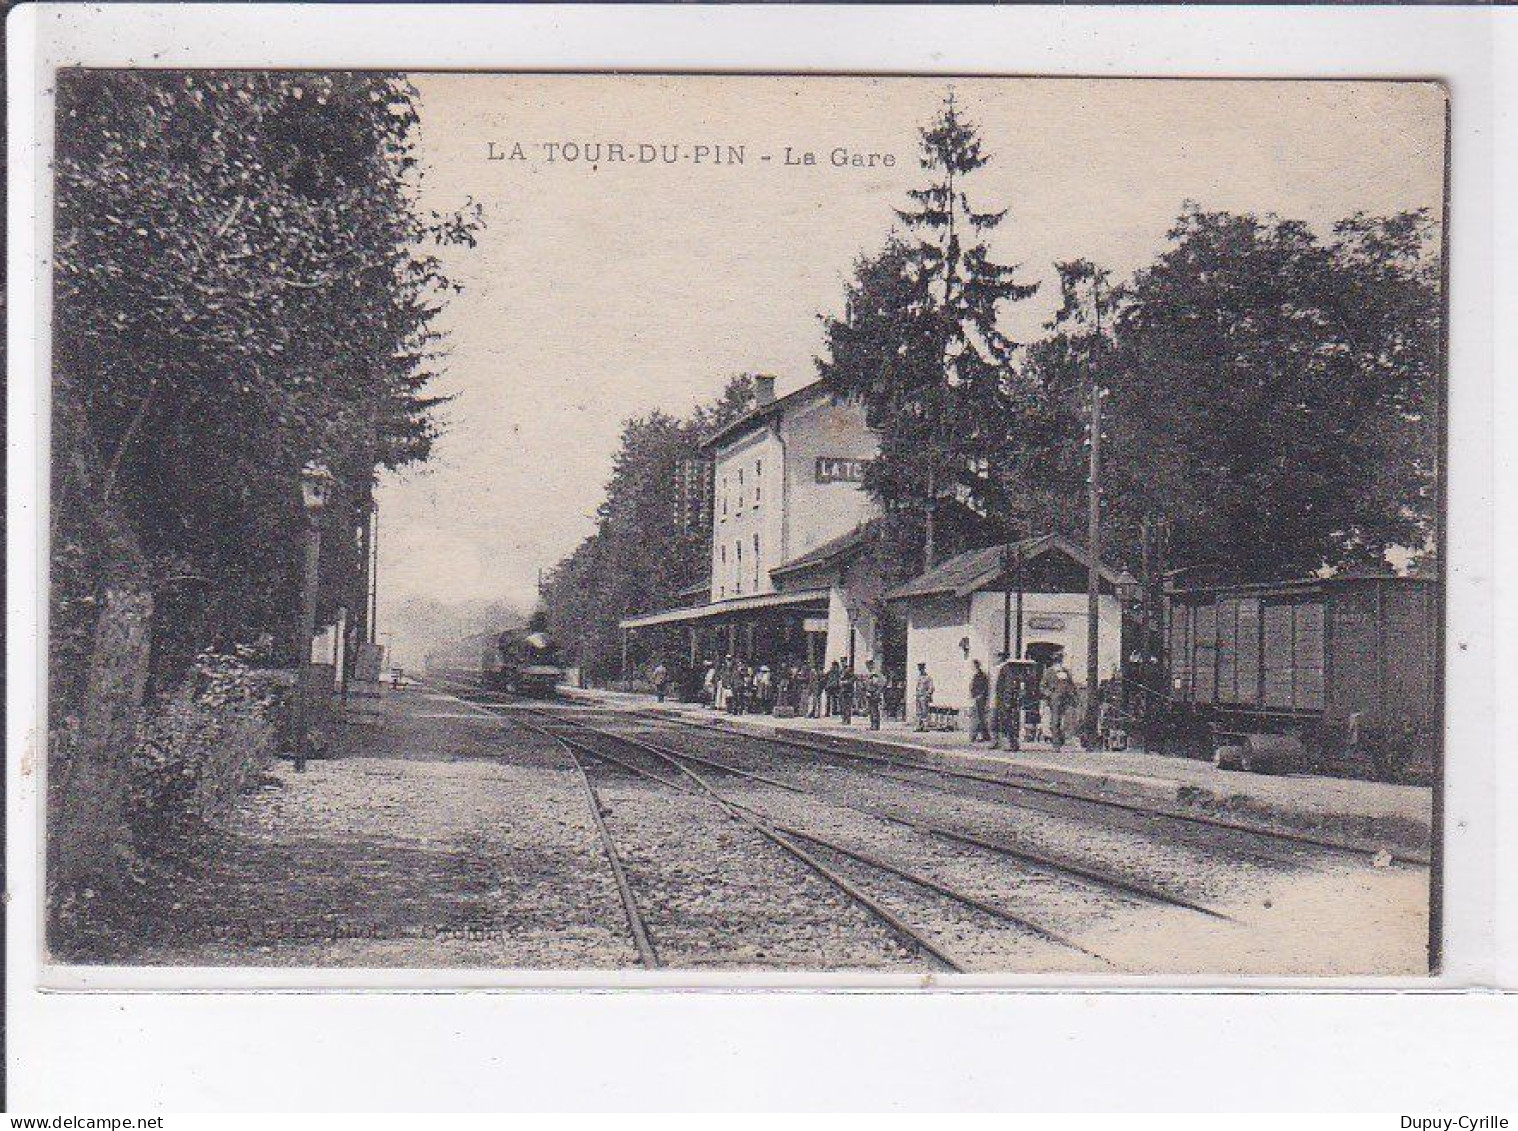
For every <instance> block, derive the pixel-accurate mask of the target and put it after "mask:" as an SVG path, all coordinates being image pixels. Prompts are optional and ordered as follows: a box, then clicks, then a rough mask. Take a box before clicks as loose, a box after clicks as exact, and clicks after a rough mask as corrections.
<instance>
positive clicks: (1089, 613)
mask: <svg viewBox="0 0 1518 1131" xmlns="http://www.w3.org/2000/svg"><path fill="white" fill-rule="evenodd" d="M1091 301H1092V305H1093V306H1094V307H1095V308H1096V338H1095V340H1094V341H1093V342H1092V346H1091V466H1090V472H1089V474H1090V482H1089V485H1088V487H1087V491H1086V499H1087V513H1086V550H1087V555H1088V557H1089V558H1090V561H1089V562H1088V563H1087V566H1088V568H1087V570H1086V717H1085V719H1084V720H1083V721H1082V730H1083V731H1084V733H1085V735H1086V737H1087V739H1088V741H1089V743H1090V745H1092V746H1095V744H1096V710H1097V697H1098V693H1099V690H1100V686H1101V665H1100V662H1099V653H1098V650H1097V649H1098V639H1099V635H1100V629H1101V623H1100V598H1101V569H1100V563H1101V555H1102V478H1101V477H1102V379H1101V356H1102V276H1101V271H1100V269H1093V271H1092V276H1091Z"/></svg>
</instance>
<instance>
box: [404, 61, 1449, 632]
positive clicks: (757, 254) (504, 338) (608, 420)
mask: <svg viewBox="0 0 1518 1131" xmlns="http://www.w3.org/2000/svg"><path fill="white" fill-rule="evenodd" d="M411 78H412V81H413V83H414V84H415V85H416V87H417V89H418V91H419V92H420V115H421V122H420V126H419V132H418V152H417V156H418V157H419V159H420V163H419V169H420V178H419V182H418V185H419V188H418V191H419V201H420V204H421V206H422V208H423V209H424V210H432V209H437V210H440V211H441V210H448V209H453V208H457V207H459V206H460V205H462V204H464V203H465V202H466V200H473V201H476V202H478V203H479V204H480V205H481V206H482V208H483V213H484V219H485V222H486V225H487V226H486V228H485V230H484V231H483V232H482V233H481V237H480V241H479V245H478V246H477V247H476V248H474V249H467V250H464V249H460V250H457V251H452V250H450V251H448V252H447V253H446V254H445V260H446V264H447V267H448V270H449V272H450V274H451V275H452V277H453V278H454V279H455V280H456V281H458V282H459V283H460V284H462V286H463V288H464V290H463V292H462V293H460V294H458V295H456V296H453V297H452V299H451V300H450V302H449V303H448V305H447V307H446V309H445V310H444V312H443V314H442V315H441V316H440V319H439V328H440V329H442V330H443V331H444V332H445V333H446V335H447V342H448V349H449V354H448V358H447V361H446V363H445V366H444V373H443V375H442V377H441V379H440V381H439V383H438V384H437V386H436V387H435V391H436V392H439V393H445V394H449V395H452V396H453V398H454V399H453V400H452V402H451V403H450V404H448V405H447V406H446V407H445V408H444V409H443V410H442V412H441V413H440V422H441V423H442V425H443V433H442V436H441V438H440V440H439V442H438V444H437V446H436V451H435V453H434V456H433V458H432V459H431V460H430V461H429V462H428V463H427V464H426V465H423V466H421V467H418V468H415V469H411V470H408V471H406V472H404V473H402V474H399V475H395V476H390V477H388V478H387V479H386V480H385V481H384V483H383V484H382V487H381V491H380V495H379V501H380V521H381V534H380V573H379V582H380V616H379V620H380V625H379V627H380V631H381V632H384V631H385V630H386V629H387V628H390V629H392V630H399V631H404V627H405V626H404V625H403V624H401V625H397V624H396V622H395V617H396V615H397V614H398V613H399V612H400V611H401V609H402V607H403V606H404V605H405V603H406V602H407V601H409V600H415V599H432V600H437V601H440V602H444V603H449V602H462V601H485V600H498V599H504V600H507V601H510V602H513V603H515V604H517V605H519V606H521V607H523V608H528V607H530V606H531V604H532V602H533V600H534V598H535V595H536V583H537V576H538V571H539V570H540V569H541V570H544V571H547V570H549V569H551V568H552V567H553V565H554V564H555V563H556V562H558V561H559V560H561V559H562V558H563V557H565V556H566V555H567V554H568V553H570V552H571V551H572V550H573V549H574V547H575V546H576V545H577V544H578V543H579V542H580V540H581V539H582V538H584V537H585V536H586V535H587V534H589V533H590V532H591V531H592V530H593V528H594V514H595V510H596V507H597V506H598V505H599V503H600V502H601V498H602V493H603V488H604V485H605V482H606V480H607V477H608V476H609V474H610V468H611V456H612V453H613V451H614V450H615V448H616V445H617V438H618V435H619V432H620V429H621V424H622V422H623V421H624V420H626V419H627V418H629V417H633V416H638V415H642V414H645V413H648V412H650V411H652V410H654V409H663V410H665V411H667V412H670V413H676V414H680V413H684V412H686V411H688V410H689V409H690V408H692V407H693V406H694V405H696V404H697V403H699V402H701V401H705V400H708V399H710V398H712V397H714V396H715V395H717V394H718V393H719V392H720V391H721V389H722V387H723V385H724V384H725V383H726V381H727V379H728V378H729V377H730V376H732V375H734V374H736V373H740V372H762V373H772V374H775V375H776V376H777V378H778V386H779V391H780V393H781V394H784V393H786V392H788V391H790V390H792V389H794V388H797V387H799V386H800V385H803V384H806V383H808V382H810V381H811V380H813V379H814V377H815V368H814V364H813V359H814V358H815V357H816V355H817V352H818V350H819V349H820V347H821V344H822V330H821V323H820V321H819V315H820V314H824V313H828V314H832V313H837V312H838V311H839V310H840V309H841V306H842V296H843V289H844V284H845V281H846V280H847V279H848V277H849V276H850V274H851V268H852V265H853V263H854V262H855V260H856V259H857V258H858V257H859V256H860V255H861V254H864V253H868V252H871V251H873V250H875V249H877V248H878V247H879V246H880V245H881V243H882V242H883V241H884V239H885V237H886V235H887V234H888V233H889V231H890V230H891V228H892V226H893V224H894V223H895V222H896V220H895V215H894V212H893V209H894V208H897V207H904V206H905V204H906V191H907V190H908V189H909V188H912V187H914V186H917V185H919V184H921V183H923V182H924V180H925V176H926V175H925V174H924V173H923V171H922V169H921V168H920V166H919V164H918V147H917V128H918V127H919V126H920V125H922V124H924V123H926V122H927V121H928V120H929V119H930V118H931V117H932V116H933V114H934V113H935V111H936V109H937V108H938V106H939V104H940V103H941V101H942V99H943V98H944V96H945V94H946V93H947V92H948V90H949V88H950V87H951V86H952V88H953V90H954V95H955V98H956V99H957V101H958V102H959V104H960V105H961V106H962V108H963V110H964V112H965V113H966V115H967V116H968V117H969V118H970V120H971V121H973V122H974V123H975V124H976V125H977V126H978V127H979V128H980V133H981V138H982V141H983V145H984V150H985V152H986V153H987V154H988V155H989V156H990V158H991V161H990V164H989V165H988V166H987V167H986V168H984V169H982V170H980V171H979V172H977V173H976V174H974V176H973V177H972V178H970V180H969V183H968V185H967V188H968V190H969V192H970V194H971V203H972V204H973V205H975V206H976V207H977V208H978V209H982V210H985V209H1000V208H1005V209H1007V210H1008V213H1007V218H1006V219H1005V221H1004V222H1003V223H1002V225H1001V226H1000V227H999V228H998V229H996V230H995V232H993V233H992V234H991V236H990V239H989V242H990V245H991V249H992V251H993V253H994V254H995V255H996V256H997V257H998V258H1000V259H1001V260H1002V261H1004V262H1012V263H1019V264H1021V265H1022V275H1023V278H1024V279H1025V280H1026V281H1029V282H1041V283H1042V286H1041V288H1040V291H1039V294H1038V295H1037V296H1036V297H1035V298H1034V299H1031V300H1028V301H1027V302H1024V303H1019V304H1016V306H1015V308H1013V307H1008V308H1007V309H1006V311H1005V312H1004V328H1006V329H1008V330H1010V332H1012V334H1013V336H1014V337H1015V338H1018V339H1019V340H1023V341H1026V340H1029V339H1030V338H1031V337H1034V336H1036V335H1037V333H1038V332H1039V326H1040V324H1041V323H1042V321H1043V320H1044V319H1046V318H1047V317H1048V316H1049V314H1050V313H1051V312H1052V310H1053V309H1054V307H1055V306H1056V305H1057V297H1058V296H1057V293H1056V292H1057V284H1056V283H1055V281H1054V278H1055V275H1054V269H1053V263H1054V262H1055V261H1056V260H1064V259H1074V258H1079V257H1085V258H1088V259H1092V260H1094V261H1096V262H1098V263H1101V264H1103V265H1106V266H1108V267H1110V268H1112V269H1113V270H1114V273H1115V275H1116V276H1118V277H1123V276H1126V275H1128V274H1130V273H1131V272H1132V271H1134V270H1135V269H1137V268H1140V267H1142V266H1144V265H1145V264H1147V263H1148V262H1150V261H1152V260H1153V259H1154V257H1155V256H1156V255H1157V254H1159V252H1160V251H1161V250H1162V249H1163V247H1164V243H1165V233H1166V231H1167V230H1168V229H1169V228H1170V226H1171V225H1172V224H1173V223H1174V221H1175V219H1176V217H1177V215H1178V214H1179V213H1180V211H1181V208H1182V205H1183V202H1185V201H1187V200H1194V201H1196V202H1197V203H1199V204H1200V205H1201V206H1202V207H1204V208H1207V209H1220V210H1230V211H1240V212H1242V211H1250V212H1256V213H1262V214H1263V213H1276V214H1278V215H1280V216H1282V217H1287V218H1292V219H1298V220H1305V221H1307V222H1309V223H1311V224H1313V225H1314V226H1315V227H1317V228H1319V229H1320V230H1321V231H1324V232H1327V230H1328V228H1329V227H1330V225H1331V224H1332V223H1333V222H1334V221H1335V220H1337V219H1340V218H1342V217H1344V216H1347V215H1350V214H1352V213H1354V212H1356V211H1362V210H1363V211H1365V212H1369V213H1390V212H1395V211H1400V210H1402V209H1407V208H1430V209H1432V210H1434V212H1435V214H1436V215H1437V214H1438V210H1439V208H1440V201H1441V199H1442V195H1443V161H1444V132H1443V131H1444V91H1443V89H1442V88H1441V87H1439V86H1437V85H1434V84H1428V83H1390V82H1384V83H1377V82H1360V83H1344V82H1322V81H1302V82H1289V81H1286V82H1219V81H1164V80H1122V79H1118V80H1084V79H957V80H947V79H919V78H883V79H876V78H824V77H816V76H812V77H804V78H798V77H738V76H725V77H717V76H704V77H689V76H686V77H667V76H630V75H623V76H585V75H537V76H497V75H465V74H447V75H444V74H423V75H413V76H411ZM597 143H599V144H600V151H599V154H596V153H594V151H592V150H591V149H590V147H591V146H592V145H595V144H597ZM613 145H620V146H621V153H620V157H621V159H620V160H619V159H618V157H619V155H618V153H617V152H616V151H614V150H613V149H612V146H613ZM571 146H579V147H580V151H579V153H578V154H575V152H574V150H573V149H571V148H570V147H571ZM640 146H641V147H652V148H643V149H640ZM703 146H704V147H706V148H705V152H702V151H701V150H699V149H698V148H697V147H703ZM517 147H520V148H517ZM663 147H677V148H675V149H666V148H663ZM730 147H742V154H743V158H744V160H743V162H742V163H741V164H739V163H737V162H736V160H735V157H736V152H735V150H733V149H732V148H730ZM839 148H842V149H844V150H845V151H846V159H848V158H852V157H853V156H854V155H856V154H857V155H864V156H863V157H861V158H860V160H862V161H863V162H864V164H862V165H851V164H845V165H843V166H841V167H840V166H836V165H834V163H833V153H834V151H835V150H837V149H839ZM787 150H789V153H790V156H791V159H792V160H793V161H795V162H798V163H795V164H791V163H787V160H786V156H787ZM806 152H811V153H813V154H814V155H815V159H816V162H817V163H816V164H814V165H807V164H804V163H800V162H802V161H804V157H803V156H802V155H803V154H805V153H806ZM664 153H673V154H674V155H675V156H676V157H677V160H676V161H675V162H674V163H671V164H667V163H665V162H664V161H663V160H662V159H659V158H660V156H662V154H664ZM872 153H873V154H877V155H879V156H878V157H877V158H876V160H875V162H874V164H873V167H871V165H870V164H869V158H868V155H869V154H872ZM650 154H653V155H655V159H654V160H651V161H641V160H639V158H640V157H646V156H649V155H650ZM886 155H889V156H890V158H891V159H892V161H893V163H892V164H887V163H886V161H885V157H886ZM497 157H500V158H501V159H495V158H497ZM518 157H520V159H515V158H518ZM571 157H573V158H574V159H570V158H571ZM592 157H595V158H596V159H595V160H591V158H592ZM698 157H699V158H700V159H699V160H697V158H698ZM766 157H767V158H768V160H766V159H765V158H766ZM719 158H726V160H723V161H721V162H720V163H719V160H718V159H719Z"/></svg>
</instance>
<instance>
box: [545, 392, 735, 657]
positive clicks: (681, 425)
mask: <svg viewBox="0 0 1518 1131" xmlns="http://www.w3.org/2000/svg"><path fill="white" fill-rule="evenodd" d="M753 403H754V382H753V378H752V377H751V376H749V375H746V374H745V375H743V376H739V377H735V378H734V379H733V380H731V381H730V382H728V384H727V387H726V388H725V389H724V390H723V393H722V395H721V396H720V397H718V398H717V400H715V401H713V402H711V403H709V404H705V405H701V406H699V407H698V408H697V409H696V410H695V411H694V412H693V413H692V414H691V416H690V418H689V419H686V420H680V419H678V418H676V417H673V416H670V415H669V414H668V413H665V412H662V411H659V410H655V411H653V412H651V413H649V414H648V415H646V416H642V417H637V418H634V419H631V420H628V421H627V422H626V423H624V425H623V428H622V436H621V441H620V444H619V446H618V449H617V452H616V454H615V455H614V456H613V458H612V474H611V478H610V480H609V481H608V482H607V485H606V498H605V500H604V501H603V502H602V503H601V506H600V507H599V509H598V510H597V522H596V530H595V532H594V533H593V534H591V535H590V536H589V537H588V538H586V539H585V540H584V541H583V542H581V543H580V545H579V546H578V547H576V549H575V551H574V553H572V554H571V555H570V556H569V557H568V558H566V559H565V560H564V561H562V562H560V563H559V565H558V566H556V567H555V568H554V570H553V572H552V573H551V574H550V575H549V577H548V578H547V581H546V584H545V586H544V602H545V605H546V611H547V615H548V621H549V624H550V625H551V627H552V629H553V631H554V633H555V634H556V635H557V636H558V637H559V638H560V640H561V641H562V642H563V643H564V645H565V647H566V648H567V650H568V651H569V653H570V654H571V655H572V656H573V657H575V659H576V660H577V661H578V662H579V664H580V665H581V667H582V668H583V669H585V671H586V673H587V674H588V675H590V676H593V677H596V678H605V677H606V676H609V675H611V674H613V673H615V672H616V670H617V668H618V666H619V665H620V662H621V643H620V630H619V629H618V627H617V622H618V621H619V620H621V619H622V618H623V617H625V616H628V615H630V614H633V613H638V612H647V611H650V610H653V609H659V608H668V607H670V606H671V605H673V604H674V603H675V600H676V597H677V595H678V594H679V592H680V591H681V589H683V588H684V587H685V586H687V585H688V584H690V583H691V582H692V581H693V580H699V579H700V578H702V577H704V576H706V575H707V574H708V572H709V570H710V562H711V528H710V527H709V526H708V527H706V528H705V529H702V530H699V531H690V532H688V531H686V530H684V529H683V528H682V527H681V525H680V524H679V523H678V522H677V521H676V516H675V507H674V502H675V475H676V469H677V468H678V466H679V463H680V461H681V460H682V459H687V458H692V457H695V456H697V455H698V453H699V451H700V444H701V440H702V438H703V437H704V436H705V435H707V434H708V433H709V432H711V431H712V430H713V429H716V428H720V427H722V426H723V425H725V424H727V423H729V422H730V421H732V420H735V419H737V418H738V417H739V416H742V415H743V414H744V413H745V412H747V411H748V410H749V409H750V408H752V407H753Z"/></svg>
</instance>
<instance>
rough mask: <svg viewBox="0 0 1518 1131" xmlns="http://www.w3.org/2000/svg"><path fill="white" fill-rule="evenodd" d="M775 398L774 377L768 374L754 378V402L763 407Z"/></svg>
mask: <svg viewBox="0 0 1518 1131" xmlns="http://www.w3.org/2000/svg"><path fill="white" fill-rule="evenodd" d="M774 399H775V379H774V378H773V377H771V376H769V375H768V374H760V375H759V376H757V377H755V378H754V403H755V404H757V405H759V407H761V408H763V407H764V406H765V405H767V404H769V403H770V402H771V401H773V400H774Z"/></svg>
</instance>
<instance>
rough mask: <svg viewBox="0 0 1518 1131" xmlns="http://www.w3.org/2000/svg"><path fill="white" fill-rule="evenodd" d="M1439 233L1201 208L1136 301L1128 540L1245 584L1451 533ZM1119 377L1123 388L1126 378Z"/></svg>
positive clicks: (1113, 418) (1191, 209)
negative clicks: (1444, 475)
mask: <svg viewBox="0 0 1518 1131" xmlns="http://www.w3.org/2000/svg"><path fill="white" fill-rule="evenodd" d="M1436 235H1437V229H1436V228H1435V226H1434V225H1433V224H1432V222H1431V221H1430V220H1429V218H1428V217H1427V216H1426V215H1425V214H1423V213H1407V214H1402V215H1399V216H1393V217H1388V218H1372V217H1366V216H1363V215H1357V216H1354V217H1351V218H1349V219H1347V220H1345V221H1343V222H1341V223H1339V224H1338V225H1336V226H1335V228H1334V231H1333V235H1332V237H1331V238H1330V239H1328V240H1327V241H1324V240H1321V239H1319V238H1318V237H1317V236H1316V235H1315V234H1314V233H1313V232H1312V230H1311V229H1310V228H1309V227H1308V226H1307V225H1305V224H1302V223H1299V222H1296V221H1290V220H1280V219H1276V218H1274V217H1271V218H1266V219H1264V220H1262V219H1260V218H1257V217H1255V216H1251V215H1242V216H1241V215H1233V214H1229V213H1223V212H1204V211H1202V210H1200V209H1198V208H1196V207H1195V206H1188V208H1187V209H1186V210H1185V211H1184V212H1183V213H1182V215H1181V217H1180V219H1179V220H1178V221H1177V223H1176V226H1175V227H1174V228H1173V229H1172V231H1171V232H1170V236H1169V239H1170V246H1169V247H1168V248H1167V249H1166V250H1165V251H1164V252H1163V254H1161V255H1160V257H1159V259H1158V260H1157V261H1156V262H1155V263H1154V264H1153V265H1152V266H1150V267H1148V268H1146V269H1145V270H1142V271H1140V272H1139V273H1138V274H1137V275H1136V276H1135V278H1134V279H1133V281H1132V282H1131V284H1129V285H1128V286H1127V287H1126V288H1125V289H1124V290H1123V292H1122V294H1121V296H1120V309H1119V311H1118V313H1117V324H1116V332H1115V336H1114V341H1113V350H1112V352H1111V354H1110V361H1109V363H1108V364H1106V365H1104V367H1103V368H1104V370H1105V374H1106V375H1104V378H1103V379H1104V380H1109V381H1110V385H1111V388H1112V397H1111V399H1110V401H1109V402H1108V404H1109V409H1110V413H1109V416H1110V423H1109V430H1110V436H1111V441H1110V448H1109V451H1110V463H1109V473H1108V474H1107V475H1105V476H1104V486H1105V488H1106V493H1107V501H1108V504H1109V514H1110V515H1111V520H1112V521H1113V523H1114V525H1115V526H1116V527H1117V530H1118V533H1119V537H1120V539H1126V541H1127V542H1128V544H1129V545H1132V544H1133V541H1132V540H1133V534H1134V531H1135V530H1136V528H1137V525H1138V522H1139V520H1140V516H1141V515H1142V514H1143V513H1145V512H1148V513H1152V514H1156V515H1163V516H1165V517H1166V518H1168V519H1170V520H1171V522H1172V523H1173V529H1174V532H1175V533H1174V544H1173V553H1174V561H1175V563H1176V564H1195V563H1203V562H1210V563H1215V564H1217V565H1219V566H1221V567H1222V568H1223V570H1224V571H1226V572H1227V573H1229V574H1232V575H1234V576H1237V577H1241V578H1258V579H1265V578H1279V577H1284V576H1291V575H1299V574H1304V573H1310V572H1313V571H1315V570H1317V569H1319V568H1321V567H1323V566H1325V565H1326V566H1331V567H1336V566H1349V565H1363V564H1376V565H1382V566H1384V565H1385V560H1386V553H1387V550H1388V549H1389V548H1391V547H1393V546H1399V545H1400V546H1404V547H1411V548H1414V549H1417V548H1422V547H1424V546H1425V545H1426V544H1428V543H1429V542H1430V540H1431V538H1432V534H1433V528H1434V525H1433V524H1434V521H1435V511H1436V507H1435V497H1434V492H1435V486H1436V481H1437V470H1438V469H1437V466H1436V460H1437V452H1438V444H1437V436H1438V427H1439V424H1438V389H1439V373H1440V368H1441V355H1440V325H1441V321H1440V319H1441V314H1440V303H1439V285H1438V261H1437V257H1436V255H1435V254H1434V253H1433V250H1432V249H1433V246H1434V243H1435V237H1436ZM1108 375H1110V376H1108Z"/></svg>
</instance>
